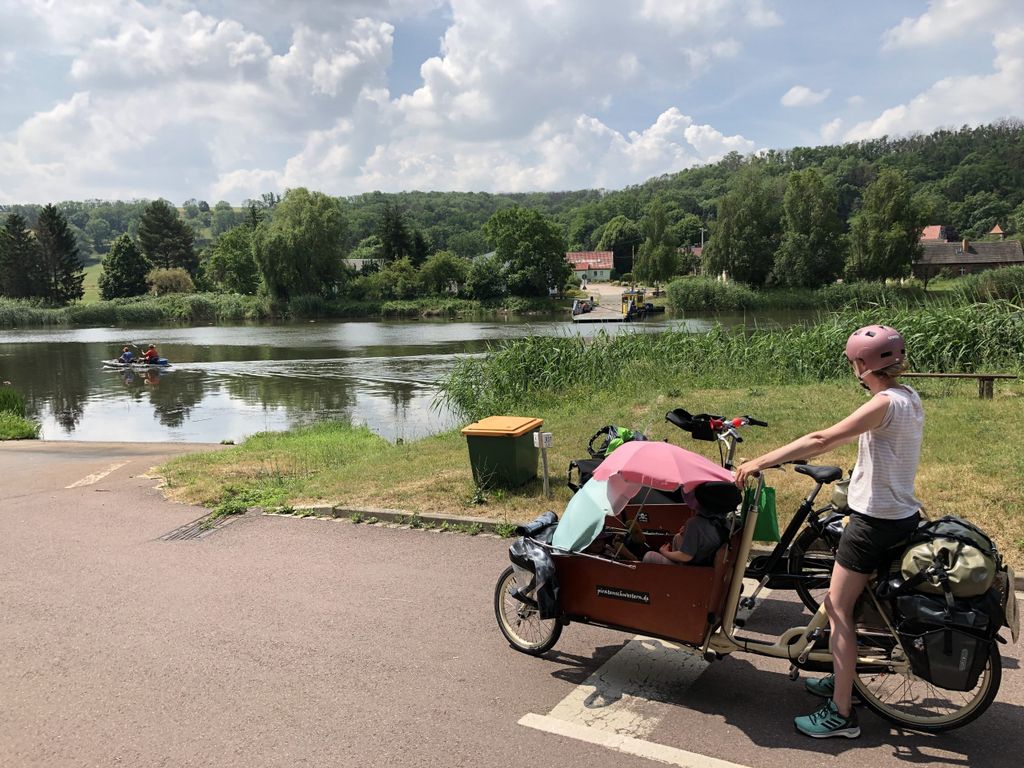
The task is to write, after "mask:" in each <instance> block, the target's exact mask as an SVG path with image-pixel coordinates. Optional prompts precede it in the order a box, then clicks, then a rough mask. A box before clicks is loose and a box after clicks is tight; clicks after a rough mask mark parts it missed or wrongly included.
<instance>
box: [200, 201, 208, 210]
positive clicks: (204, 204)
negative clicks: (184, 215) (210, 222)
mask: <svg viewBox="0 0 1024 768" xmlns="http://www.w3.org/2000/svg"><path fill="white" fill-rule="evenodd" d="M199 210H200V212H201V213H209V212H210V204H209V203H208V202H206V201H205V200H200V201H199Z"/></svg>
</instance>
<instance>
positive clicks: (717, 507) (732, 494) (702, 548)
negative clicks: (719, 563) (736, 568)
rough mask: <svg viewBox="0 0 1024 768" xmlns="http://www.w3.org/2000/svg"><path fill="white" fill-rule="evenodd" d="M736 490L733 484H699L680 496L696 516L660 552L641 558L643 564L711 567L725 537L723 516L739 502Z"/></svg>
mask: <svg viewBox="0 0 1024 768" xmlns="http://www.w3.org/2000/svg"><path fill="white" fill-rule="evenodd" d="M740 498H741V497H740V492H739V489H738V488H737V487H736V486H735V485H733V484H732V483H720V482H708V483H701V484H700V485H698V486H697V487H696V488H695V489H693V490H692V491H687V492H684V493H683V500H684V501H685V502H686V505H687V506H688V507H690V509H692V510H693V511H694V512H695V513H696V514H695V515H694V516H693V517H691V518H690V519H689V520H687V521H686V522H685V523H684V524H683V527H682V528H680V529H679V533H677V534H676V535H675V536H673V537H672V541H671V543H669V542H665V543H664V544H662V545H661V547H660V549H659V550H658V551H657V552H655V551H653V550H652V551H650V552H648V553H647V554H645V555H644V562H645V563H658V564H660V565H674V564H689V565H712V564H713V563H714V561H715V553H716V552H718V550H719V549H720V548H721V546H722V544H724V543H725V540H726V538H727V537H728V528H727V526H726V522H725V516H726V515H727V514H729V512H732V511H733V510H734V509H736V507H738V506H739V503H740Z"/></svg>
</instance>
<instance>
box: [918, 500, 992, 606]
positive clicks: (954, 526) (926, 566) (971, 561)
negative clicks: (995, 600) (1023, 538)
mask: <svg viewBox="0 0 1024 768" xmlns="http://www.w3.org/2000/svg"><path fill="white" fill-rule="evenodd" d="M1001 568H1002V558H1001V556H1000V555H999V550H998V549H996V546H995V544H994V543H992V539H990V538H989V537H988V536H987V535H986V534H985V533H984V532H983V531H982V530H981V529H979V528H977V527H976V526H973V525H971V524H970V523H968V522H967V521H966V520H961V519H960V518H958V517H952V516H947V517H943V518H940V519H939V520H928V521H925V522H923V523H922V524H921V525H920V526H919V527H918V529H917V530H916V531H914V533H913V535H912V536H911V537H910V545H909V546H908V547H907V549H906V550H905V551H904V553H903V558H902V562H901V564H900V570H901V572H902V574H903V578H904V579H906V580H907V582H910V583H912V584H913V587H914V589H916V590H917V591H919V592H927V593H930V594H942V593H943V592H944V591H946V590H947V589H948V591H950V592H952V593H953V595H954V596H955V597H974V596H977V595H983V594H985V593H986V592H988V590H989V588H991V586H992V582H993V581H994V580H995V577H996V573H997V572H999V570H1000V569H1001ZM908 586H909V584H908Z"/></svg>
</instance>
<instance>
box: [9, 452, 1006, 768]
mask: <svg viewBox="0 0 1024 768" xmlns="http://www.w3.org/2000/svg"><path fill="white" fill-rule="evenodd" d="M179 450H182V448H181V447H176V446H170V445H159V446H146V445H100V444H74V443H60V444H45V443H17V444H12V443H6V444H0V648H2V649H3V652H2V654H0V765H2V766H18V767H19V768H20V767H21V766H26V767H27V766H111V765H124V766H200V765H203V766H206V765H209V766H245V767H246V768H249V767H251V766H303V765H310V766H327V765H330V766H363V765H398V766H534V765H537V764H548V765H557V766H591V767H596V768H603V767H604V766H616V768H623V767H628V766H641V765H645V766H649V765H653V764H655V763H653V762H651V760H648V759H645V758H642V757H637V756H634V755H632V754H624V753H622V752H619V751H614V750H613V749H611V748H609V746H607V745H601V744H594V743H588V742H585V741H581V740H579V739H577V738H575V737H574V736H573V735H572V734H568V735H554V734H552V733H548V732H544V731H543V730H538V729H537V728H535V727H526V726H525V725H520V721H521V720H526V721H530V720H531V718H533V719H534V720H538V719H539V720H544V719H545V718H547V720H546V721H547V722H554V721H557V722H561V721H560V720H558V718H563V719H564V718H573V717H577V718H583V719H585V720H586V721H587V722H588V723H590V724H591V725H593V723H594V721H595V720H600V719H601V717H602V715H608V717H606V718H605V720H606V721H607V722H612V721H613V720H614V719H615V718H619V720H617V721H615V722H616V723H618V725H615V723H613V726H614V727H616V728H618V730H619V732H620V733H627V734H632V735H634V736H636V737H637V739H638V743H641V742H642V743H644V744H651V745H661V747H667V748H669V750H676V751H675V752H673V753H672V754H675V755H676V757H677V758H678V756H679V755H684V756H685V754H687V753H689V754H690V757H688V758H686V759H688V760H690V762H689V764H690V765H693V766H703V765H709V766H710V765H716V764H715V763H713V762H708V761H707V760H703V761H702V758H701V757H700V756H702V755H705V756H709V757H711V758H717V759H719V760H725V761H729V762H731V763H734V764H738V765H742V766H773V767H774V766H785V767H786V768H798V767H802V766H808V767H810V766H820V765H822V764H823V763H825V762H826V761H827V763H828V764H829V765H836V766H862V765H866V764H870V765H877V766H890V765H902V764H910V763H912V764H916V765H920V764H925V765H929V764H935V765H938V764H942V765H967V764H970V765H972V766H993V767H998V766H1017V765H1019V764H1020V754H1021V751H1022V748H1024V737H1022V735H1021V730H1020V724H1021V722H1024V720H1022V715H1024V681H1022V677H1024V676H1022V674H1021V672H1020V670H1019V668H1018V659H1019V655H1020V653H1019V648H1005V647H1004V649H1003V650H1004V659H1005V662H1004V663H1005V667H1006V668H1005V669H1004V679H1003V686H1002V689H1001V691H1000V695H999V698H998V700H997V702H996V703H995V704H994V705H993V707H992V708H991V709H990V710H989V712H987V713H986V714H985V715H984V716H983V717H982V718H981V719H980V720H979V721H977V722H976V723H974V724H972V725H970V726H968V727H966V728H964V729H961V730H959V731H956V732H953V733H951V734H947V735H943V736H939V737H934V736H921V735H917V734H911V733H902V732H898V731H895V730H893V729H891V728H890V727H889V726H888V725H886V724H885V723H884V722H882V721H881V720H879V719H877V718H875V717H874V716H873V715H871V714H870V713H868V712H862V713H861V725H862V728H863V729H864V736H863V737H862V738H861V739H859V740H857V741H846V740H842V741H841V743H837V742H836V741H829V742H817V741H812V740H809V739H806V738H803V737H800V736H798V735H797V734H795V733H794V732H793V730H792V726H791V724H790V718H791V717H792V716H793V715H795V714H803V713H805V712H806V711H809V710H810V708H811V707H813V705H814V703H815V701H814V700H813V699H812V698H811V697H809V696H808V695H807V694H806V693H804V692H803V691H802V690H801V686H800V685H798V684H794V683H791V682H790V681H789V680H788V679H787V677H786V675H785V672H786V669H785V665H784V664H781V663H780V662H774V661H765V660H763V659H758V658H755V657H752V656H736V657H734V658H730V659H727V660H725V661H722V662H716V663H715V664H712V665H711V666H710V667H708V668H707V669H703V668H702V667H701V668H695V669H690V670H689V671H687V669H688V667H687V666H686V664H685V663H684V662H685V661H686V658H687V657H686V655H685V654H683V653H682V652H680V651H669V652H667V653H665V652H664V650H663V649H662V653H660V654H654V655H651V644H650V643H644V642H640V641H631V640H630V637H629V636H627V635H624V634H622V633H616V632H611V631H606V630H598V629H594V628H589V627H585V626H580V625H575V624H574V625H571V626H569V627H567V628H566V631H565V632H564V633H563V635H562V639H561V640H560V642H559V644H558V646H556V648H555V650H554V651H552V652H551V653H550V654H549V655H548V656H547V657H545V658H541V659H535V658H530V657H527V656H524V655H521V654H518V653H515V652H513V651H511V650H510V649H509V648H508V646H507V644H506V643H505V642H504V640H503V638H502V636H501V635H500V633H499V632H498V629H497V626H496V624H495V621H494V616H493V612H492V594H493V589H494V582H495V579H496V578H497V575H498V573H499V572H500V571H501V570H502V569H503V568H504V566H505V564H506V563H507V558H506V555H505V550H506V548H507V542H503V541H500V540H498V539H495V538H488V537H468V536H464V535H456V534H439V533H432V532H427V531H421V530H397V529H388V528H381V527H370V526H365V525H353V524H351V523H349V522H347V521H323V520H314V519H305V520H300V519H290V518H280V517H269V516H266V517H265V516H246V517H244V518H239V519H236V520H234V521H233V522H232V523H231V524H229V525H226V526H224V527H223V528H221V529H218V530H216V531H214V532H213V533H211V534H209V535H207V536H205V537H203V538H200V539H195V540H185V541H164V540H161V539H160V537H161V536H162V535H164V534H166V533H168V532H170V531H172V530H174V529H176V528H178V527H179V526H182V525H183V524H185V523H188V522H189V521H191V520H194V519H196V518H198V517H199V516H200V515H201V514H202V513H203V510H201V509H198V508H193V507H187V506H183V505H177V504H171V503H168V502H166V501H164V500H163V499H162V498H161V496H160V494H159V492H158V491H157V490H155V488H154V486H155V482H154V481H153V480H152V479H149V478H147V477H144V476H143V475H144V473H145V472H146V471H147V470H148V469H149V468H150V467H151V466H153V465H154V464H157V463H159V462H160V461H162V460H163V459H164V458H165V457H166V456H168V455H170V454H171V453H173V452H175V451H179ZM122 462H123V463H122ZM104 472H109V473H108V474H103V473H104ZM75 483H80V484H78V485H76V486H75V487H71V488H68V487H67V486H69V485H73V484H75ZM777 597H779V595H778V594H776V595H773V596H772V598H773V599H769V600H768V601H766V602H765V604H764V607H762V608H761V609H759V611H758V613H757V614H756V615H755V619H756V620H757V621H759V622H765V623H766V624H771V623H772V622H774V623H776V624H778V623H780V622H782V623H784V622H785V621H787V620H789V618H791V617H792V616H794V615H795V613H796V610H795V608H794V606H793V604H792V603H789V602H787V601H785V600H780V599H775V598H777ZM639 676H645V679H646V682H645V685H647V686H648V687H647V688H645V687H644V686H643V685H640V684H639V682H638V680H637V679H634V678H638V677H639ZM588 680H589V684H588V685H585V686H583V687H580V686H581V684H582V683H584V682H585V681H588ZM595 680H599V681H604V682H602V683H600V684H601V685H605V684H608V685H610V686H611V687H610V688H603V689H600V690H598V689H596V688H595V687H594V685H596V684H595V683H594V681H595ZM652 680H653V681H654V685H653V687H650V684H651V681H652ZM659 681H661V682H662V683H664V685H662V686H661V687H660V688H659V686H658V684H657V683H658V682H659ZM645 690H653V691H655V693H653V694H650V695H648V694H645V693H643V691H645ZM609 691H611V693H609ZM613 713H614V715H615V718H613V717H612V714H613ZM549 715H553V716H554V720H552V718H550V717H548V716H549ZM591 730H592V729H591ZM680 750H683V751H685V753H684V752H680ZM718 765H721V764H718Z"/></svg>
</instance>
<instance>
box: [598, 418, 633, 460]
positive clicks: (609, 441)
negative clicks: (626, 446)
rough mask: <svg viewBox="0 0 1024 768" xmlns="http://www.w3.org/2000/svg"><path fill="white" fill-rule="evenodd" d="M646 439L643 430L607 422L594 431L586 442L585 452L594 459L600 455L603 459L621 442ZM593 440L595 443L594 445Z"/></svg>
mask: <svg viewBox="0 0 1024 768" xmlns="http://www.w3.org/2000/svg"><path fill="white" fill-rule="evenodd" d="M646 439H647V437H646V436H645V435H644V433H643V432H638V431H637V430H635V429H627V428H626V427H616V426H614V425H612V424H609V425H607V426H605V427H601V428H600V429H599V430H597V432H595V433H594V435H593V437H591V438H590V442H589V443H587V452H588V453H589V454H590V456H591V458H595V459H596V458H597V457H599V456H600V457H601V458H602V459H603V458H605V457H606V456H608V454H610V453H611V452H612V451H614V450H615V449H616V448H618V447H619V446H620V445H622V444H623V443H628V442H630V441H632V440H646ZM595 442H596V443H597V444H596V445H595Z"/></svg>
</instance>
